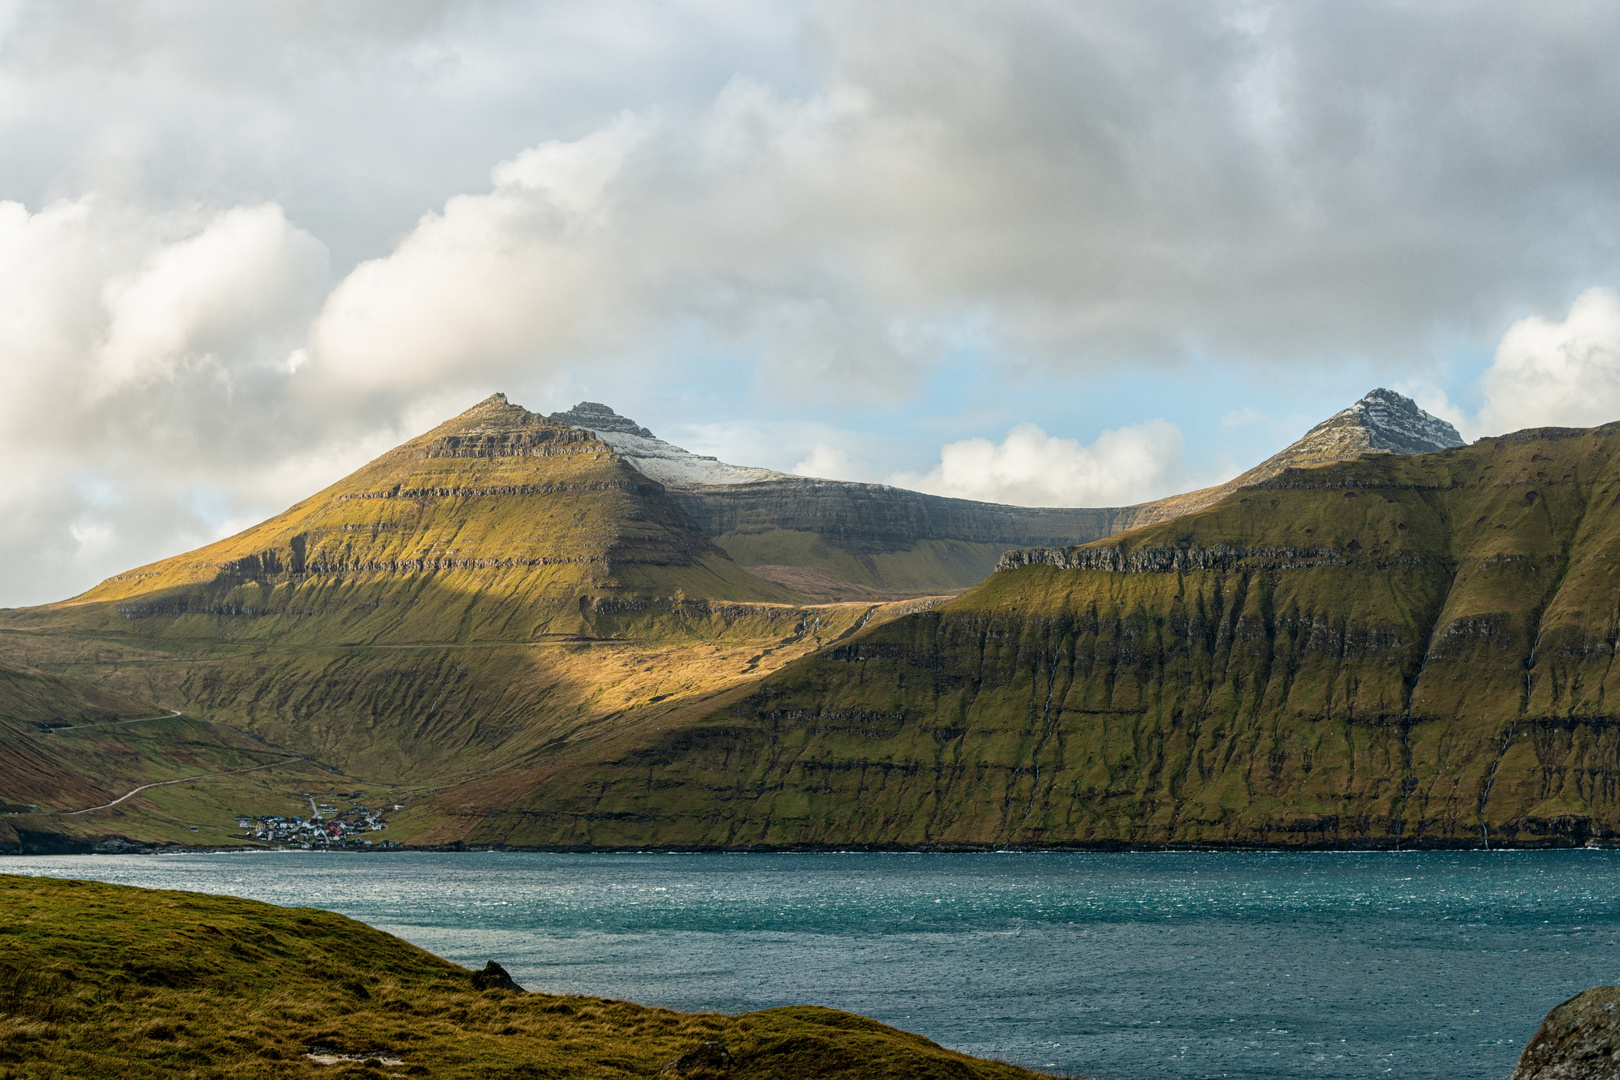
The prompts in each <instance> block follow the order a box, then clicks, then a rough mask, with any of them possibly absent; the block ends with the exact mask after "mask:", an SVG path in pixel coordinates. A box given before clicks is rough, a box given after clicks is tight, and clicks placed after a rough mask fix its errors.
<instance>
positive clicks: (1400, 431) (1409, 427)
mask: <svg viewBox="0 0 1620 1080" xmlns="http://www.w3.org/2000/svg"><path fill="white" fill-rule="evenodd" d="M1344 427H1356V428H1360V429H1361V431H1362V432H1364V433H1365V437H1366V449H1368V450H1387V451H1389V452H1390V453H1392V454H1428V453H1433V452H1434V451H1437V450H1450V449H1452V448H1454V447H1458V446H1461V445H1463V437H1462V435H1461V434H1459V433H1458V431H1457V429H1456V428H1455V427H1453V426H1452V425H1450V424H1448V423H1447V422H1446V421H1444V420H1442V419H1440V418H1439V417H1438V416H1435V415H1433V414H1431V413H1428V412H1425V411H1424V410H1423V409H1422V408H1420V407H1419V406H1418V403H1417V402H1415V401H1413V400H1412V399H1411V398H1409V397H1406V396H1405V395H1403V394H1397V393H1396V392H1395V391H1393V390H1386V389H1384V388H1383V387H1379V388H1378V389H1376V390H1371V391H1369V392H1368V393H1367V395H1366V396H1365V397H1363V398H1362V399H1361V400H1360V401H1358V402H1356V403H1355V404H1354V405H1352V406H1350V407H1349V408H1348V409H1344V410H1343V411H1341V412H1338V413H1336V414H1334V415H1333V416H1330V417H1328V418H1327V419H1326V420H1324V421H1323V422H1322V423H1320V424H1318V425H1316V427H1314V428H1312V429H1311V430H1310V431H1309V432H1307V433H1306V435H1305V439H1304V440H1301V441H1308V440H1310V439H1311V437H1312V436H1314V435H1317V434H1318V433H1319V432H1320V433H1326V432H1327V431H1329V430H1330V429H1334V428H1344Z"/></svg>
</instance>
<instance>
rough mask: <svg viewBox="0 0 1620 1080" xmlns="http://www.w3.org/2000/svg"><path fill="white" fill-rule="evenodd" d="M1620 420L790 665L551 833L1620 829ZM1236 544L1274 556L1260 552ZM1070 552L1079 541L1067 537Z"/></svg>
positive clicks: (1259, 510) (1283, 511)
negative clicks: (1166, 565)
mask: <svg viewBox="0 0 1620 1080" xmlns="http://www.w3.org/2000/svg"><path fill="white" fill-rule="evenodd" d="M1617 459H1620V430H1617V429H1615V428H1612V427H1611V428H1603V429H1596V430H1594V431H1591V432H1582V433H1575V434H1565V435H1559V433H1552V436H1550V437H1542V438H1528V437H1527V438H1512V439H1502V440H1497V441H1494V442H1489V443H1483V444H1479V445H1476V446H1473V447H1468V448H1464V449H1460V450H1455V451H1448V452H1445V453H1441V454H1433V455H1427V456H1425V457H1422V458H1398V457H1391V456H1387V455H1380V456H1376V457H1369V458H1365V459H1363V460H1361V461H1358V462H1354V463H1348V464H1343V465H1337V466H1331V467H1327V468H1323V469H1317V470H1306V471H1295V472H1290V473H1286V474H1284V475H1283V476H1281V477H1279V478H1277V479H1276V480H1274V481H1271V482H1270V483H1268V484H1267V485H1264V486H1262V487H1259V488H1251V489H1247V490H1245V491H1242V492H1239V493H1237V494H1236V495H1234V496H1232V497H1230V498H1228V499H1227V500H1225V501H1224V502H1222V503H1221V504H1219V505H1218V506H1216V507H1214V508H1212V509H1210V510H1207V511H1204V512H1202V513H1199V514H1195V515H1191V516H1189V517H1185V518H1181V519H1178V520H1176V521H1172V522H1167V523H1164V524H1161V525H1157V526H1153V527H1150V528H1146V529H1142V530H1138V531H1136V532H1133V533H1130V534H1126V535H1125V536H1124V537H1122V538H1119V539H1118V540H1116V541H1110V542H1108V544H1106V545H1095V547H1098V548H1115V547H1117V548H1119V549H1120V550H1122V551H1124V552H1126V553H1129V552H1154V551H1158V552H1160V553H1161V554H1162V553H1163V552H1165V551H1166V550H1173V549H1195V550H1197V549H1202V550H1204V551H1206V552H1207V551H1209V550H1210V549H1216V550H1217V552H1218V551H1219V550H1220V549H1221V548H1223V547H1225V548H1231V549H1238V550H1239V552H1240V554H1238V555H1231V554H1228V555H1224V556H1220V555H1217V557H1215V559H1214V565H1213V567H1212V568H1208V569H1189V570H1184V571H1181V572H1173V571H1172V572H1136V573H1124V572H1112V571H1104V570H1084V569H1059V568H1058V567H1057V566H1053V565H1033V566H1027V567H1025V568H1023V569H1017V570H1010V571H1004V572H1000V573H997V574H996V575H994V576H993V577H992V578H991V579H990V580H988V581H987V582H986V583H985V584H983V585H982V586H980V587H978V588H976V589H974V590H972V591H970V592H969V593H967V594H965V595H963V596H962V597H959V598H958V599H956V600H954V601H952V602H951V603H949V604H947V605H945V606H943V607H941V608H938V609H935V610H933V611H929V612H927V613H924V614H919V615H914V616H911V617H908V618H905V619H901V620H899V621H896V622H893V623H890V624H887V625H885V626H882V627H879V628H876V629H873V630H869V631H867V632H866V633H864V634H862V635H861V636H860V637H858V638H856V639H854V640H852V641H850V642H848V643H845V644H842V645H840V646H837V647H834V648H831V649H827V650H824V651H822V652H820V653H818V654H817V655H815V656H813V657H810V658H807V659H805V660H802V661H799V662H797V663H795V664H793V665H790V666H789V667H787V668H786V669H784V670H783V671H782V672H780V673H779V674H777V675H776V676H773V677H772V678H770V679H769V680H767V682H766V683H765V684H764V685H763V686H762V687H761V688H760V689H759V690H758V691H757V692H754V693H752V694H751V695H749V696H748V697H747V698H746V699H745V700H742V701H740V702H738V703H737V704H736V705H734V706H732V707H730V708H728V709H725V710H721V711H718V712H716V713H713V714H711V715H710V716H708V717H706V718H705V719H703V720H702V721H701V722H699V723H697V724H694V725H691V726H688V727H685V728H683V729H681V730H679V731H671V732H661V733H660V737H658V738H656V739H653V740H651V741H649V742H648V743H647V744H646V745H644V746H641V747H638V748H636V749H635V750H634V751H632V752H630V753H627V754H624V755H622V756H621V757H619V758H617V759H611V760H609V759H604V760H603V761H601V762H599V763H598V764H596V765H594V766H591V767H588V768H581V769H577V770H574V771H571V772H568V773H566V774H564V775H560V776H557V777H555V778H553V779H552V780H551V782H550V783H549V784H547V785H546V786H545V787H544V788H543V789H540V790H537V791H535V792H533V793H531V794H530V795H529V796H528V797H526V798H525V799H523V800H521V801H520V802H518V803H517V804H515V805H514V806H513V807H512V809H511V811H510V812H507V813H504V814H503V813H495V814H489V815H486V816H485V817H484V818H483V819H481V820H476V821H475V820H472V819H471V818H469V819H468V820H467V821H466V822H465V825H466V828H467V835H468V838H469V839H471V840H474V841H484V842H497V841H501V842H508V843H520V844H521V843H526V844H547V843H561V844H567V843H581V842H591V843H595V844H601V845H617V844H645V843H664V844H677V845H680V844H693V845H700V844H716V845H741V844H767V845H788V844H807V843H808V844H849V843H874V844H883V843H893V844H908V845H910V844H966V845H991V844H1002V843H1030V844H1051V843H1057V844H1066V843H1090V844H1115V843H1150V844H1153V843H1240V844H1291V845H1292V844H1307V845H1309V844H1320V845H1345V844H1352V845H1353V844H1368V845H1378V846H1396V845H1400V844H1479V843H1482V842H1483V841H1485V840H1486V839H1487V838H1489V839H1490V840H1491V841H1493V842H1495V843H1520V844H1537V843H1570V842H1581V841H1582V840H1584V839H1585V838H1587V837H1589V836H1616V835H1620V782H1617V781H1620V724H1616V722H1615V717H1616V716H1617V715H1620V714H1617V713H1616V712H1615V711H1614V709H1613V708H1612V707H1611V706H1610V705H1609V703H1608V694H1609V692H1610V691H1611V690H1617V691H1620V684H1617V680H1620V670H1614V668H1613V664H1612V661H1613V658H1614V652H1615V646H1616V638H1617V636H1620V461H1617ZM1241 552H1246V553H1248V554H1247V555H1243V554H1241ZM1057 558H1058V560H1059V561H1062V560H1063V559H1069V560H1070V561H1071V562H1072V561H1073V556H1072V555H1066V554H1064V553H1059V554H1058V555H1057Z"/></svg>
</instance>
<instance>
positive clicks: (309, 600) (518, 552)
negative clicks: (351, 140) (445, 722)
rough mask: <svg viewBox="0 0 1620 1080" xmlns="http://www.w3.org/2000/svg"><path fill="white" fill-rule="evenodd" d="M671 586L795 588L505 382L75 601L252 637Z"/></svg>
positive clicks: (525, 629)
mask: <svg viewBox="0 0 1620 1080" xmlns="http://www.w3.org/2000/svg"><path fill="white" fill-rule="evenodd" d="M671 595H686V596H705V597H709V596H712V597H717V598H722V599H726V600H744V601H747V600H777V599H784V598H786V595H787V594H785V593H783V592H782V590H780V589H777V588H776V587H774V586H771V585H768V584H767V583H765V582H763V581H761V580H760V579H758V578H756V577H754V576H753V575H751V574H748V573H747V572H746V571H744V570H742V569H741V568H740V567H738V566H737V565H736V564H735V563H733V562H732V561H731V560H730V559H729V558H727V556H726V555H725V553H724V552H723V551H721V550H720V549H719V548H717V547H716V546H715V545H714V543H713V542H712V541H710V539H709V538H708V537H707V536H705V535H704V534H703V533H702V532H701V531H700V530H699V529H698V528H697V527H696V526H695V525H694V524H693V522H692V520H691V518H689V517H688V516H687V514H686V513H685V511H683V510H682V509H681V508H680V507H679V506H678V505H677V504H676V503H675V502H674V501H673V500H672V499H670V497H669V496H668V494H667V493H665V491H664V489H663V488H661V487H660V486H659V485H658V484H655V483H651V482H649V481H648V480H647V478H646V477H645V476H643V475H642V474H640V473H638V472H637V471H636V470H635V469H634V468H633V467H632V466H630V465H628V464H626V462H625V461H624V459H623V458H621V457H620V456H619V455H618V454H616V453H614V451H613V448H612V447H611V446H609V445H608V444H607V443H605V442H604V441H602V440H601V439H598V438H597V437H596V436H594V435H593V434H592V433H591V432H589V431H586V430H581V429H579V428H573V427H567V426H565V425H563V424H559V423H554V422H552V421H551V420H548V419H547V418H546V417H544V416H541V415H539V414H537V413H532V412H529V411H528V410H527V409H525V408H523V407H522V406H521V405H515V404H513V403H511V402H510V401H508V400H507V399H506V396H505V395H504V394H493V395H491V396H490V397H488V398H485V399H484V400H483V401H481V402H479V403H478V404H476V405H474V406H473V407H472V408H470V409H468V410H467V411H465V412H463V413H461V414H460V415H459V416H455V417H453V418H451V419H450V420H447V421H445V422H444V423H442V424H440V425H439V426H438V427H436V428H434V429H433V430H432V431H429V432H427V433H425V434H423V435H420V436H418V437H417V438H414V439H412V440H410V441H409V442H406V443H404V444H403V445H401V446H398V447H396V448H395V449H393V450H390V451H389V452H388V453H386V454H384V455H382V456H381V457H379V458H377V459H376V460H375V461H373V462H371V463H370V464H368V465H366V466H364V467H362V468H361V469H359V470H357V471H355V472H354V473H352V474H350V475H349V476H347V477H345V478H343V479H342V480H340V481H338V482H337V483H336V484H333V485H332V486H331V487H329V488H327V489H326V490H325V491H322V492H320V493H318V494H316V495H313V496H311V497H310V498H308V499H305V500H304V501H303V502H300V503H298V504H297V505H296V506H293V507H292V508H291V509H289V510H287V511H286V512H284V513H282V514H278V515H277V516H275V517H273V518H271V519H270V520H268V521H266V522H264V523H262V524H260V525H256V526H254V527H253V528H251V529H248V530H246V531H245V532H242V533H238V534H237V535H236V536H233V537H230V538H228V539H226V540H221V541H219V542H218V543H214V544H210V545H208V546H207V547H204V548H200V549H198V550H196V551H193V552H189V553H187V554H184V555H178V556H175V557H174V558H171V559H165V560H163V561H162V562H159V563H153V564H151V565H149V566H145V567H141V568H139V569H137V570H133V571H131V572H129V573H126V574H120V575H118V576H116V577H112V578H109V579H107V580H106V581H104V582H102V583H101V584H100V585H98V586H97V587H96V588H94V589H92V590H90V591H89V592H88V593H85V594H84V595H83V596H80V597H77V598H75V599H74V600H72V601H69V602H68V603H70V604H72V605H74V606H78V607H83V606H91V605H98V604H99V605H101V606H102V607H103V609H104V610H105V613H106V616H107V617H108V618H109V620H110V624H111V625H117V624H118V623H120V622H124V621H126V620H144V619H155V620H162V621H166V622H172V623H173V624H174V626H175V632H178V633H208V632H211V627H212V620H214V619H217V618H219V617H221V616H226V617H230V618H231V619H234V620H238V621H239V623H240V629H238V630H234V631H233V632H232V634H233V636H239V637H243V638H251V637H260V636H262V637H282V638H284V637H287V636H289V635H296V636H298V637H300V638H307V639H311V640H316V641H320V640H327V639H329V638H332V637H334V636H335V637H337V638H340V639H341V640H343V641H346V642H357V641H376V640H393V641H399V640H414V641H446V640H467V639H511V638H517V639H520V640H521V639H526V638H528V637H529V636H532V635H533V634H536V633H541V632H545V629H544V628H545V627H546V626H548V625H550V624H552V623H556V624H557V625H558V626H563V629H564V630H565V632H574V627H573V623H577V622H578V617H579V614H580V613H581V612H593V611H597V610H618V609H619V608H622V607H624V605H625V604H627V603H628V604H630V605H631V607H632V609H634V605H635V604H644V601H645V599H646V598H648V597H658V596H671ZM614 597H620V598H625V599H622V600H621V599H614V600H613V601H612V603H611V604H610V605H609V607H608V608H607V609H603V608H602V606H601V603H602V601H604V600H607V599H608V598H614ZM631 598H633V599H631ZM613 605H618V607H614V606H613ZM558 620H561V621H560V622H559V621H558ZM570 620H571V621H570ZM564 623H568V625H567V626H564V625H563V624H564Z"/></svg>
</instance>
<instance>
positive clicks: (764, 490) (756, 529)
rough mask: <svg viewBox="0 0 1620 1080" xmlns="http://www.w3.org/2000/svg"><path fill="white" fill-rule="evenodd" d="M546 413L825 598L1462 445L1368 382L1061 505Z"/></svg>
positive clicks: (940, 580)
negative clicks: (1107, 491) (1355, 396)
mask: <svg viewBox="0 0 1620 1080" xmlns="http://www.w3.org/2000/svg"><path fill="white" fill-rule="evenodd" d="M550 419H551V420H553V421H555V422H557V423H561V424H567V425H570V426H573V427H577V428H580V429H582V430H588V431H590V432H591V433H592V434H594V435H596V436H597V437H598V438H600V439H602V440H603V441H604V442H606V443H608V444H609V445H611V446H612V447H613V448H614V449H615V450H616V451H617V452H618V453H619V454H621V455H622V456H623V457H624V458H625V460H626V461H628V462H629V463H630V464H632V465H633V466H635V468H637V469H638V470H640V471H641V472H643V473H645V474H646V475H647V476H649V477H651V478H653V479H655V480H657V481H659V482H660V483H662V484H664V485H665V486H666V488H668V490H669V494H670V496H671V497H672V498H673V499H674V500H675V501H676V502H677V503H679V504H680V505H681V507H682V508H683V509H684V510H685V511H686V512H687V514H689V515H690V516H691V519H692V520H693V521H694V522H695V523H696V524H697V525H698V526H699V527H700V528H701V529H702V530H703V531H704V532H705V533H706V534H707V535H708V536H709V537H710V538H711V539H712V540H714V542H715V543H716V544H717V545H719V546H720V547H721V548H723V549H724V550H725V551H726V553H727V554H729V555H730V556H731V557H732V558H733V559H734V560H736V561H737V562H738V563H739V564H741V565H743V566H745V567H747V568H749V569H750V570H752V571H753V572H754V573H755V574H757V575H759V576H761V577H764V578H767V579H769V580H772V581H775V582H777V583H779V584H781V585H783V586H785V587H788V588H791V589H794V590H795V591H797V592H799V593H801V594H804V595H807V596H809V597H811V598H813V599H820V600H855V599H868V598H878V597H890V598H892V597H901V596H912V595H926V594H934V593H941V592H956V591H960V590H962V589H965V588H967V587H969V586H971V585H975V584H977V583H978V582H980V581H982V580H984V578H985V577H986V576H987V575H988V574H989V573H990V572H991V570H993V569H994V568H995V565H996V562H997V560H998V559H1000V558H1001V555H1002V553H1003V552H1005V551H1006V550H1007V549H1008V548H1014V547H1040V546H1054V545H1060V544H1082V543H1089V542H1091V541H1093V540H1100V539H1102V538H1104V537H1107V536H1112V535H1115V534H1117V533H1120V532H1124V531H1126V530H1127V529H1132V528H1137V527H1140V526H1142V525H1150V524H1153V523H1155V522H1158V521H1165V520H1168V519H1169V518H1172V517H1176V516H1178V515H1180V514H1184V513H1189V512H1191V511H1193V510H1197V509H1200V508H1202V507H1205V506H1209V505H1211V504H1213V503H1215V502H1217V501H1219V500H1220V499H1221V498H1223V497H1225V496H1226V495H1228V494H1230V493H1231V492H1233V491H1236V490H1237V489H1238V488H1240V487H1246V486H1248V485H1250V484H1255V483H1259V482H1260V481H1262V480H1265V479H1267V478H1269V477H1272V476H1275V475H1277V474H1278V473H1280V472H1282V471H1283V470H1284V469H1287V468H1296V467H1302V466H1309V465H1322V464H1327V463H1330V462H1334V461H1344V460H1348V459H1351V458H1356V457H1359V456H1361V455H1363V454H1368V453H1393V454H1420V453H1428V452H1431V451H1435V450H1444V449H1447V448H1449V447H1455V446H1461V445H1462V438H1461V437H1460V436H1459V435H1458V434H1457V430H1456V428H1454V427H1452V426H1451V425H1450V424H1448V423H1446V422H1445V421H1443V420H1440V419H1438V418H1436V417H1434V416H1431V415H1429V414H1428V413H1426V412H1424V411H1423V410H1422V409H1420V408H1419V407H1418V406H1417V404H1416V403H1415V402H1413V401H1412V400H1411V399H1410V398H1406V397H1403V396H1401V395H1400V394H1397V393H1395V392H1394V391H1391V390H1374V391H1372V392H1371V393H1369V394H1368V395H1367V396H1366V397H1364V398H1362V399H1361V400H1360V401H1358V402H1356V403H1355V404H1354V405H1352V406H1350V407H1349V408H1347V409H1345V410H1343V411H1342V412H1339V413H1337V414H1335V415H1334V416H1332V417H1330V418H1329V419H1327V420H1325V421H1323V422H1322V423H1321V424H1318V425H1317V426H1316V427H1314V428H1312V429H1311V430H1310V431H1309V432H1307V433H1306V434H1305V436H1304V437H1303V438H1301V439H1300V440H1299V441H1298V442H1296V443H1294V444H1293V445H1292V446H1289V447H1287V448H1286V449H1284V450H1282V451H1281V452H1279V453H1277V454H1276V455H1274V456H1272V457H1271V458H1268V459H1267V460H1266V461H1264V462H1262V463H1261V464H1259V465H1257V466H1255V467H1254V468H1253V469H1250V470H1249V471H1248V472H1246V473H1244V474H1243V475H1241V476H1239V477H1237V478H1236V479H1234V480H1231V481H1229V482H1228V483H1226V484H1222V485H1220V486H1218V487H1213V488H1205V489H1203V490H1201V491H1194V492H1189V493H1187V494H1184V495H1175V496H1171V497H1170V498H1166V499H1159V500H1156V501H1154V502H1150V503H1141V504H1138V505H1136V506H1124V507H1097V508H1072V509H1065V508H1048V507H1024V506H1007V505H1003V504H999V503H986V502H975V501H972V500H968V499H949V498H944V497H941V496H938V495H927V494H923V493H922V492H917V491H908V490H905V489H903V488H895V487H887V486H884V485H881V484H861V483H851V482H847V481H840V480H822V479H816V478H812V477H800V476H788V475H786V474H783V473H777V472H772V471H770V470H768V469H753V468H745V467H741V466H736V465H728V464H726V463H725V462H721V461H717V460H715V459H714V458H710V457H699V456H698V455H695V454H690V453H688V452H687V451H685V450H683V449H681V448H680V447H678V446H674V445H672V444H670V443H667V442H664V441H663V440H661V439H658V438H656V437H655V436H654V435H653V434H652V432H650V431H648V430H647V429H646V428H644V427H641V426H639V425H638V424H636V423H635V422H634V421H632V420H629V419H627V418H626V417H622V416H619V415H618V414H617V413H615V412H614V411H613V410H612V409H611V408H609V407H608V406H606V405H601V404H598V403H595V402H581V403H580V404H578V405H576V406H575V407H574V408H573V409H571V410H569V411H567V412H560V413H552V414H551V416H550Z"/></svg>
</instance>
